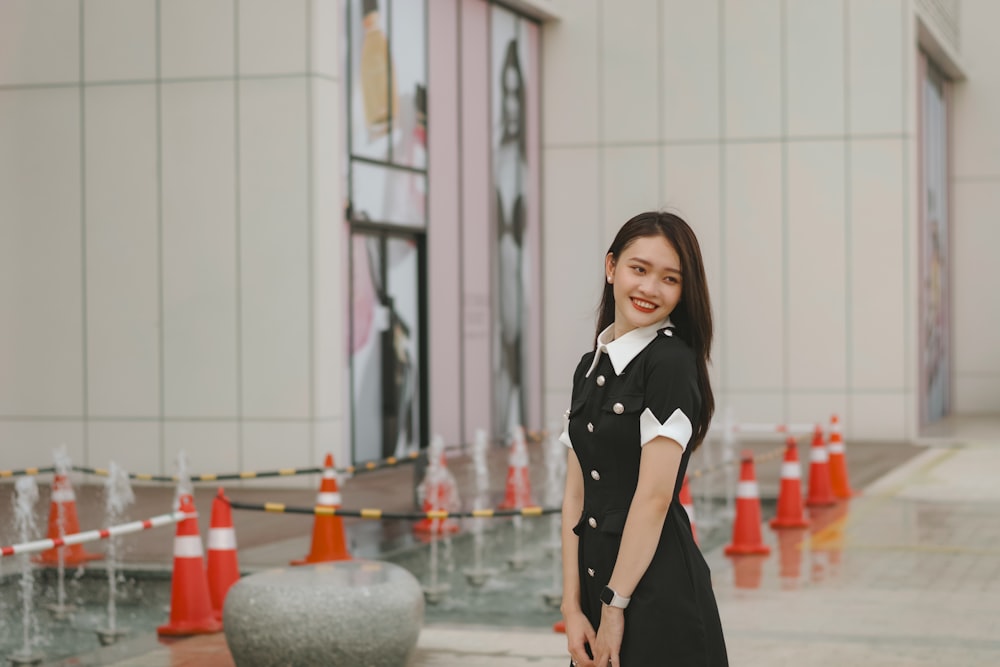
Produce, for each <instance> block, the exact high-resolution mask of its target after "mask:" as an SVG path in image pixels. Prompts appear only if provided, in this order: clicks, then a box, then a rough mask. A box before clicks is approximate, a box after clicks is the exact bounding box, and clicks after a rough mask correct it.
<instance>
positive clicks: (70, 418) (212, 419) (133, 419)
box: [0, 414, 342, 424]
mask: <svg viewBox="0 0 1000 667" xmlns="http://www.w3.org/2000/svg"><path fill="white" fill-rule="evenodd" d="M341 420H342V418H341V417H339V416H333V417H267V416H261V417H246V416H244V417H242V418H237V417H235V416H229V417H226V416H191V415H176V416H167V417H158V416H134V415H121V416H112V415H31V414H22V415H18V414H2V415H0V422H89V423H102V424H107V423H143V424H158V423H164V424H166V423H179V422H183V423H206V424H213V423H218V422H227V423H230V422H231V423H236V422H243V423H245V424H309V423H334V422H339V421H341Z"/></svg>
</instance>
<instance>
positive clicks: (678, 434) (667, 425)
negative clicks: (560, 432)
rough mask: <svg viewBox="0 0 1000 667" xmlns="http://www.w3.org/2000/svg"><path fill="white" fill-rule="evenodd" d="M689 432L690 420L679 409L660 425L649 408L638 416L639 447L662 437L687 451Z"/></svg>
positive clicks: (689, 438)
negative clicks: (674, 441) (673, 441)
mask: <svg viewBox="0 0 1000 667" xmlns="http://www.w3.org/2000/svg"><path fill="white" fill-rule="evenodd" d="M691 432H692V428H691V420H690V419H688V418H687V415H686V414H684V412H683V411H682V410H681V409H680V408H677V409H676V410H674V413H673V414H672V415H670V417H669V418H668V419H667V421H665V422H663V423H662V424H661V423H660V420H659V419H657V418H656V416H654V415H653V413H652V411H651V410H650V409H649V408H646V409H645V410H643V411H642V414H641V415H639V446H640V447H641V446H643V445H645V444H646V443H647V442H649V441H651V440H655V439H656V438H658V437H660V436H661V435H662V436H663V437H665V438H670V439H671V440H676V441H677V443H678V444H679V445H680V446H681V449H687V445H688V441H690V440H691ZM567 439H568V436H567Z"/></svg>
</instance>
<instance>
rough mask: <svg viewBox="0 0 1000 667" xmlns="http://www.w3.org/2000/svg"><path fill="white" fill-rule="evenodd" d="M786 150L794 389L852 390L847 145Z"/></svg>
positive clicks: (793, 146) (817, 144)
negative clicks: (848, 356) (849, 373)
mask: <svg viewBox="0 0 1000 667" xmlns="http://www.w3.org/2000/svg"><path fill="white" fill-rule="evenodd" d="M786 150H787V155H786V159H787V161H788V162H787V180H786V181H785V192H786V215H787V219H788V223H787V248H786V252H787V267H786V272H787V274H786V280H787V286H788V287H787V289H788V306H787V307H788V315H787V322H788V328H787V332H788V340H787V341H786V343H787V350H786V355H787V356H786V359H787V363H788V368H787V383H788V388H789V389H791V390H792V391H793V392H794V391H795V390H799V389H805V390H808V389H837V390H840V391H843V390H844V389H845V388H846V386H847V374H846V365H847V364H846V361H847V359H846V354H847V348H846V343H847V322H846V320H847V302H846V296H847V295H846V291H847V289H846V280H844V273H845V270H846V261H847V258H846V255H845V248H844V244H845V238H844V237H845V234H846V229H845V225H844V221H845V214H846V210H845V209H846V205H845V197H844V144H843V142H840V141H836V142H834V141H816V142H811V141H810V142H806V141H801V142H793V143H789V144H788V145H787V147H786Z"/></svg>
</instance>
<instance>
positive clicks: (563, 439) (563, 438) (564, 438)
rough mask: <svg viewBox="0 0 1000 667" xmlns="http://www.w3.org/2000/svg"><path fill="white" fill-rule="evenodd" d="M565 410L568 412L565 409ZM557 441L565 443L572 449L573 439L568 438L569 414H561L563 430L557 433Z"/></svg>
mask: <svg viewBox="0 0 1000 667" xmlns="http://www.w3.org/2000/svg"><path fill="white" fill-rule="evenodd" d="M566 412H569V410H567V411H566ZM559 442H561V443H562V444H564V445H566V446H567V447H569V448H570V449H573V441H572V440H570V439H569V416H568V415H563V430H562V433H560V434H559Z"/></svg>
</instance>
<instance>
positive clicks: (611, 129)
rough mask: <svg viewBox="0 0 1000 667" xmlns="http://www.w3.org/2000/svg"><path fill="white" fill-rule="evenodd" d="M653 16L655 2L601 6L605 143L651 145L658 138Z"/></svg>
mask: <svg viewBox="0 0 1000 667" xmlns="http://www.w3.org/2000/svg"><path fill="white" fill-rule="evenodd" d="M657 13H658V2H657V0H618V2H613V3H611V2H602V3H601V12H600V24H599V25H600V28H599V33H598V34H599V35H600V42H599V47H598V49H599V51H598V57H599V58H600V73H601V74H600V75H601V83H602V86H603V94H602V95H601V96H600V102H601V131H602V136H603V140H604V141H606V142H608V143H619V142H650V143H651V142H654V141H656V139H657V138H658V136H659V118H658V114H659V105H658V104H657V99H656V91H657V76H658V69H657V67H658V64H659V55H660V54H659V46H660V44H659V43H660V40H659V39H657V33H658V14H657Z"/></svg>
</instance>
